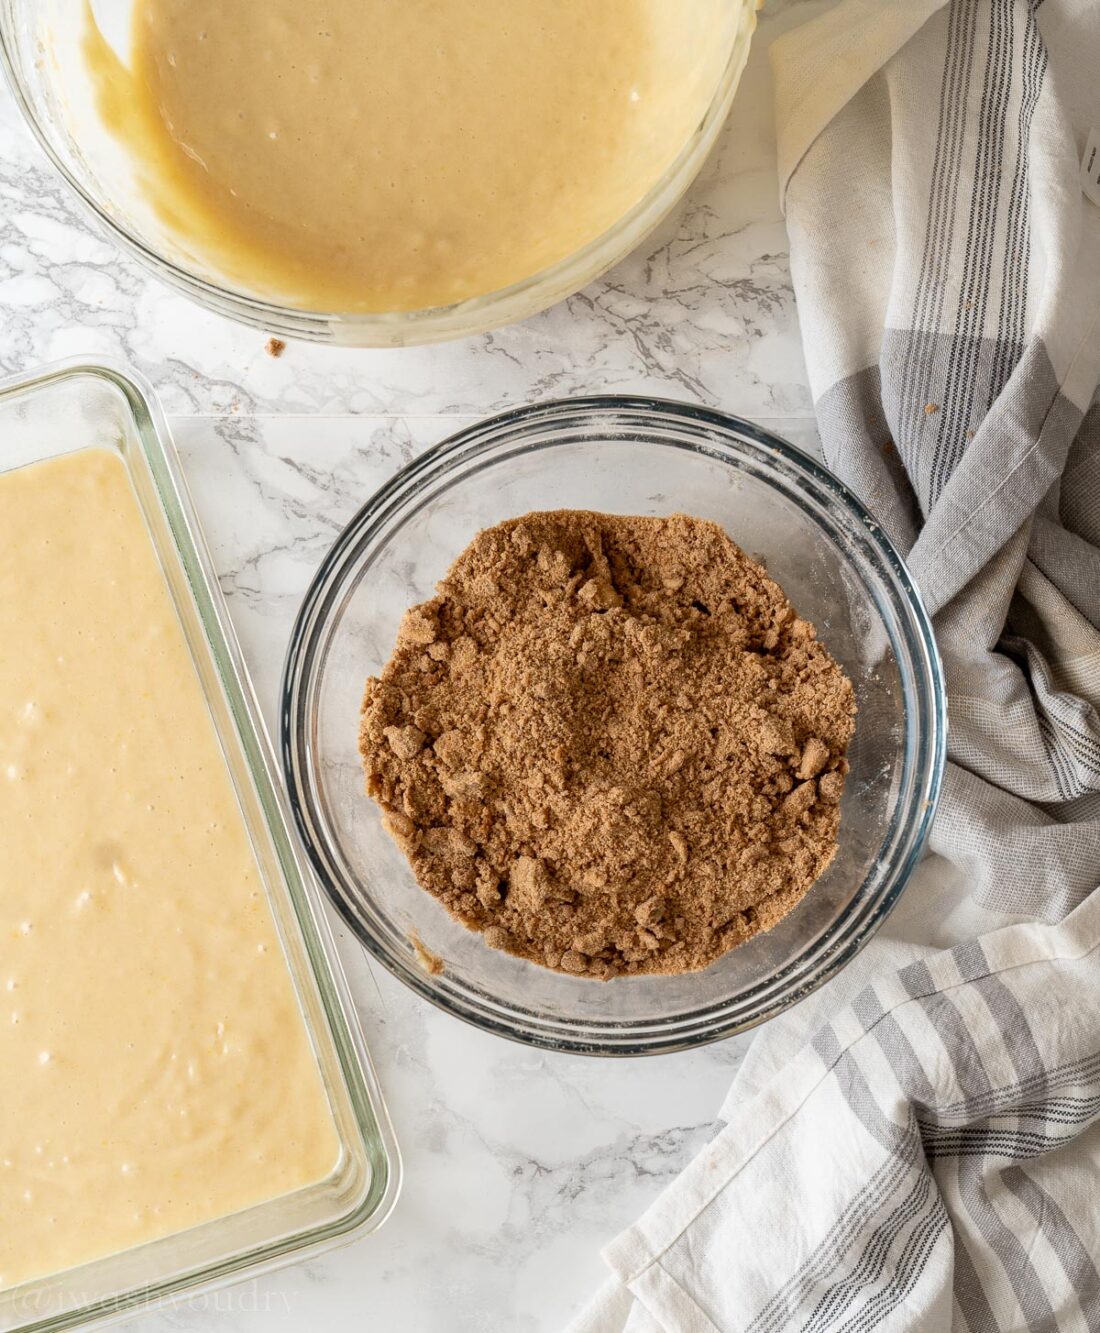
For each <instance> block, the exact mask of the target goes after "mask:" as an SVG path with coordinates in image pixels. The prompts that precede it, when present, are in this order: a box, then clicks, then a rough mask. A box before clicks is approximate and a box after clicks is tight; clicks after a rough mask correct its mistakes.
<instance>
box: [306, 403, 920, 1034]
mask: <svg viewBox="0 0 1100 1333" xmlns="http://www.w3.org/2000/svg"><path fill="white" fill-rule="evenodd" d="M533 509H598V510H606V511H609V512H613V513H622V514H653V515H661V514H674V513H686V514H694V515H699V516H701V517H703V518H709V519H712V520H714V521H715V522H717V523H719V524H721V526H722V527H723V528H725V530H726V531H727V532H728V533H729V534H730V536H731V537H733V539H734V540H735V541H736V542H738V543H739V544H740V545H741V546H742V547H743V548H744V549H745V550H746V551H748V552H749V554H751V555H754V556H756V557H758V558H760V559H762V560H764V561H765V562H766V564H767V567H768V571H769V573H770V574H771V575H772V576H773V577H774V578H775V579H777V580H778V582H779V583H780V584H781V585H782V587H783V588H784V589H785V590H786V592H787V593H788V595H789V596H790V598H791V600H792V602H793V603H794V605H795V606H796V608H797V609H798V611H799V613H800V614H801V615H803V616H806V617H807V618H808V619H810V620H811V621H812V622H813V623H814V624H815V625H816V626H817V627H818V631H819V633H820V636H821V639H822V641H823V642H824V643H825V644H826V645H827V647H828V648H829V650H830V652H831V653H832V654H833V656H834V657H836V658H837V659H838V661H839V662H840V664H841V665H842V666H843V667H844V669H845V671H847V673H848V675H849V676H850V677H851V680H852V682H853V684H854V686H855V692H856V698H857V703H858V707H859V716H858V718H857V724H856V732H855V737H854V740H853V743H852V747H851V750H850V753H849V759H850V761H851V774H850V776H849V779H848V782H847V786H846V789H845V792H844V799H843V803H842V806H841V830H840V846H839V851H838V854H837V856H836V858H835V860H834V861H833V863H832V865H831V866H830V867H829V869H828V870H827V871H826V872H825V874H824V875H823V876H822V877H821V878H820V879H819V880H818V882H817V883H816V884H815V885H814V887H813V888H812V889H811V890H810V892H809V893H808V894H807V895H806V897H805V898H804V899H803V900H802V902H801V903H800V904H799V906H798V907H797V908H796V909H795V910H794V911H793V912H792V913H791V914H790V915H789V916H788V917H787V918H786V919H785V920H783V921H782V922H781V923H780V924H779V925H778V926H776V927H775V928H774V929H773V930H771V931H769V932H767V933H764V934H760V935H757V936H755V937H754V938H752V939H751V940H749V941H748V942H746V943H745V944H743V945H741V946H740V947H738V948H736V949H734V950H732V951H731V952H729V953H727V954H726V955H725V956H724V957H723V958H721V959H719V960H718V961H717V962H715V963H714V964H712V965H711V966H710V967H708V968H707V969H706V970H705V971H702V972H696V973H690V974H687V975H684V976H679V977H620V978H616V979H614V980H612V981H609V982H600V981H595V980H590V979H586V978H581V977H572V976H567V975H564V974H562V973H557V972H551V971H548V970H546V969H544V968H541V967H538V966H536V965H535V964H532V963H529V962H526V961H523V960H521V959H518V958H513V957H511V956H509V955H507V954H504V953H501V952H499V951H497V950H494V949H490V948H489V947H488V946H487V945H486V944H485V943H484V942H483V940H482V938H481V936H480V935H478V934H475V933H471V932H470V931H467V930H466V929H465V928H463V927H462V926H461V925H459V924H458V923H457V922H455V921H454V920H453V919H452V918H451V917H450V916H449V915H448V914H447V912H446V911H445V910H444V909H443V907H442V906H441V905H440V904H439V903H438V902H437V901H436V900H435V899H434V898H433V897H431V896H430V895H429V894H428V893H426V892H424V890H422V889H421V888H420V887H419V886H418V885H417V883H416V881H415V879H414V877H413V874H412V871H411V870H410V868H409V866H408V863H407V862H406V860H405V858H404V857H403V856H402V854H401V852H400V851H399V850H398V849H397V847H396V846H395V845H394V843H393V842H392V841H391V840H390V838H389V837H388V835H387V834H386V833H385V832H384V830H383V828H382V823H381V819H380V817H379V812H378V810H377V808H376V807H375V806H374V804H373V803H372V802H371V801H369V800H368V799H367V796H366V794H365V791H364V778H363V772H362V768H361V765H360V761H359V755H358V752H357V729H358V719H359V707H360V702H361V699H362V694H363V686H364V683H365V681H366V678H367V676H369V675H372V674H377V673H378V672H379V671H380V670H381V668H382V667H383V666H384V664H385V662H386V661H387V659H388V657H389V655H390V653H391V651H392V649H393V645H394V640H395V637H396V633H397V627H398V623H399V621H400V619H401V616H402V614H403V612H404V611H405V610H406V608H407V607H409V606H410V605H411V604H413V603H414V602H418V601H422V600H424V599H426V598H428V597H430V596H431V595H432V593H433V591H434V586H435V583H436V582H437V580H438V579H440V578H441V577H442V576H443V574H444V573H445V572H446V570H447V568H448V566H449V565H450V564H451V562H452V561H453V560H454V558H455V557H456V556H457V555H458V554H459V552H460V551H462V550H463V548H464V547H465V546H466V545H467V544H468V542H469V541H470V540H471V538H472V537H473V535H474V534H475V532H476V531H478V530H479V529H480V528H484V527H488V526H490V525H492V524H494V523H498V522H500V521H502V520H503V519H506V518H511V517H515V516H517V515H520V514H523V513H526V512H528V511H530V510H533ZM281 728H282V751H283V762H284V767H285V771H286V776H287V780H288V783H289V788H290V797H291V804H292V808H293V810H294V815H295V818H296V820H297V824H298V829H299V832H300V833H301V836H302V838H303V839H304V841H305V845H306V849H307V851H308V854H309V857H310V859H311V861H312V863H313V866H314V869H315V870H316V872H317V874H318V875H319V876H320V878H321V881H322V882H323V884H324V886H325V887H326V889H327V890H328V892H329V894H330V896H331V897H332V899H333V901H334V902H335V904H336V905H337V907H338V908H339V909H340V911H341V912H342V913H343V915H344V917H345V918H346V919H347V921H348V922H349V923H350V925H351V927H352V928H353V929H354V930H355V932H356V933H357V934H358V936H359V938H360V939H361V940H362V941H363V943H364V944H365V945H366V947H367V948H368V949H369V950H370V952H371V953H372V954H373V955H374V956H375V957H376V958H378V959H380V960H381V962H383V963H384V964H385V965H386V967H388V968H389V969H390V971H392V972H393V973H394V974H395V975H396V976H398V977H400V978H401V980H402V981H404V982H405V983H406V984H407V985H409V986H410V987H411V988H412V989H413V990H415V991H417V992H418V993H419V994H420V995H422V996H424V997H425V998H426V999H429V1000H431V1001H432V1002H433V1003H435V1004H437V1005H439V1006H440V1007H441V1008H443V1009H445V1010H447V1011H448V1012H450V1013H452V1014H455V1015H457V1016H458V1017H460V1018H463V1019H466V1020H467V1021H469V1022H472V1023H475V1024H477V1025H478V1026H480V1027H482V1028H485V1029H486V1030H488V1031H490V1032H496V1033H500V1034H502V1035H504V1036H507V1037H512V1038H515V1039H517V1040H520V1041H524V1042H528V1043H530V1044H532V1045H536V1046H543V1047H548V1048H551V1049H559V1050H570V1051H577V1052H582V1053H587V1054H594V1055H637V1054H646V1053H652V1052H660V1051H671V1050H681V1049H684V1048H687V1047H691V1046H695V1045H699V1044H701V1043H704V1042H708V1041H713V1040H715V1039H717V1038H719V1037H724V1036H728V1035H730V1034H732V1033H735V1032H739V1031H741V1030H742V1029H744V1028H747V1027H751V1026H752V1025H753V1024H755V1023H759V1022H761V1021H762V1020H763V1019H766V1018H769V1017H771V1016H773V1015H775V1014H777V1013H779V1012H780V1011H781V1010H783V1009H786V1008H787V1007H788V1006H790V1005H792V1004H794V1003H796V1002H797V1001H798V1000H799V999H801V998H802V997H803V996H805V995H807V994H808V993H809V992H810V991H812V990H814V989H815V988H816V987H817V986H819V985H821V983H822V982H823V981H825V980H826V979H827V978H829V977H830V976H832V975H833V974H834V973H835V972H837V971H838V969H840V968H842V967H843V966H844V965H845V964H846V963H847V962H848V961H849V960H850V959H851V958H852V957H854V955H855V954H856V953H857V952H858V951H859V949H860V948H861V947H862V946H863V945H864V944H865V943H866V942H867V940H868V939H869V938H870V937H871V936H872V935H873V933H874V932H875V930H876V929H877V927H878V926H879V925H880V924H881V922H882V921H883V920H884V918H885V917H886V915H887V913H888V912H889V910H890V908H891V907H892V906H893V904H894V903H895V901H896V900H897V897H898V895H899V894H900V893H901V891H902V889H903V887H904V885H905V883H906V880H907V879H908V877H909V875H910V872H911V871H912V869H913V867H914V865H915V864H916V861H917V858H918V856H919V855H920V851H921V847H922V844H923V842H924V839H925V835H926V834H927V831H928V828H929V825H930V822H931V819H932V815H933V811H934V808H935V804H936V797H937V794H938V791H939V786H940V780H941V776H942V772H943V762H944V743H945V731H946V721H945V707H944V689H943V679H942V675H941V670H940V664H939V660H938V658H937V655H936V648H935V643H934V640H933V637H932V629H931V626H930V624H929V621H928V617H927V616H926V614H925V612H924V609H923V607H922V605H921V602H920V598H919V595H918V593H917V591H916V589H915V588H914V586H913V584H912V581H911V580H910V578H909V575H908V574H907V572H906V569H905V566H904V564H903V562H902V560H901V558H900V557H899V555H898V553H897V552H896V551H895V550H894V548H893V547H892V546H891V544H890V542H889V540H888V539H887V537H886V535H885V534H884V533H883V532H882V530H881V528H880V527H879V526H878V525H877V523H876V522H875V520H874V519H873V517H872V516H871V515H870V514H868V512H867V511H866V510H865V509H864V508H863V506H862V505H861V504H860V503H859V501H858V500H857V499H856V498H855V497H854V496H853V495H852V494H851V492H850V491H848V490H847V489H846V488H845V487H844V486H843V485H842V484H841V482H839V481H838V480H837V479H836V478H835V477H834V476H832V475H831V474H830V473H829V472H828V471H827V470H826V469H824V468H823V467H821V466H820V465H819V464H818V463H816V462H814V461H813V460H812V459H811V458H810V457H808V456H807V455H806V454H804V453H802V452H800V451H799V450H798V449H796V448H794V446H792V445H790V444H788V443H786V442H785V441H784V440H782V439H780V438H778V437H777V436H774V435H771V434H769V433H768V432H766V431H763V430H761V429H759V428H757V427H755V426H752V425H750V424H749V423H748V422H745V421H741V420H738V419H737V418H736V417H731V416H727V415H724V414H722V413H718V412H713V411H709V410H706V409H704V408H698V407H690V406H687V405H683V404H676V403H667V402H660V401H655V400H649V399H631V398H591V399H574V400H569V401H562V402H557V403H549V404H546V405H543V406H538V407H530V408H523V409H520V410H518V411H515V412H511V413H507V414H505V415H503V416H499V417H495V418H493V419H492V420H489V421H486V422H484V423H482V424H480V425H477V426H474V427H472V428H470V429H468V430H464V431H462V432H460V433H459V434H458V435H455V436H454V437H452V438H451V439H450V440H447V441H445V442H444V443H442V444H440V445H438V446H437V447H436V448H434V449H432V450H430V451H429V452H428V453H426V454H424V455H423V456H422V457H420V458H418V459H417V460H416V461H415V462H413V463H410V464H409V465H408V466H407V467H405V468H404V469H402V471H401V472H399V473H398V474H397V476H395V477H394V478H393V480H392V481H391V482H390V483H389V484H388V485H386V486H384V487H383V488H382V489H381V490H380V491H378V492H377V494H375V495H374V496H373V497H372V498H371V499H369V500H368V501H367V503H366V504H365V505H364V506H363V508H362V509H361V510H360V511H359V513H358V514H357V515H356V516H355V517H354V518H353V519H352V521H351V522H350V523H349V525H348V526H347V528H346V529H345V530H344V532H343V533H342V534H341V536H340V537H339V538H338V540H337V542H336V544H335V546H334V547H333V548H332V550H331V552H330V553H329V555H328V556H327V558H326V559H325V561H324V562H323V564H322V565H321V567H320V569H319V570H318V572H317V575H316V577H315V579H314V581H313V583H312V586H311V587H310V589H309V592H308V594H307V596H306V598H305V601H304V603H303V606H302V608H301V611H300V613H299V616H298V620H297V623H296V625H295V629H294V634H293V638H292V641H291V644H290V649H289V653H288V657H287V663H286V670H285V675H284V682H283V699H282V715H281ZM418 942H419V944H420V945H421V946H422V949H423V950H427V951H428V952H429V953H430V954H433V955H435V956H437V957H438V958H439V959H440V960H441V961H442V963H443V968H442V970H441V971H439V972H438V973H437V974H436V975H432V974H431V972H430V971H429V970H427V969H426V968H425V966H424V964H423V958H424V954H423V952H422V951H421V950H420V949H418V947H417V944H418Z"/></svg>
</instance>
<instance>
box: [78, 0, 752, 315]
mask: <svg viewBox="0 0 1100 1333" xmlns="http://www.w3.org/2000/svg"><path fill="white" fill-rule="evenodd" d="M91 12H92V11H91V9H89V14H91ZM732 12H733V6H732V5H731V0H325V2H324V3H319V2H318V0H232V2H231V3H229V2H227V0H187V3H185V4H183V3H180V0H137V3H136V5H135V10H134V27H133V34H132V50H131V51H130V52H129V53H128V59H120V58H119V57H118V56H117V55H116V54H115V53H114V51H113V50H112V48H111V47H110V46H108V44H107V43H106V41H105V40H104V39H103V38H102V36H101V35H100V33H99V31H98V29H97V28H96V27H95V24H94V20H93V21H91V22H90V23H89V27H88V34H87V40H86V44H85V45H86V52H87V56H88V59H89V62H90V64H91V67H92V69H93V71H94V72H95V73H96V75H97V84H98V90H99V100H100V105H101V110H102V112H103V114H104V117H105V119H106V120H107V122H108V124H110V125H111V126H112V127H113V128H114V129H115V130H116V131H117V132H118V133H119V134H121V135H122V136H124V138H125V139H126V140H127V141H128V142H129V143H130V144H131V145H132V147H133V148H134V150H135V152H136V154H137V156H138V159H139V161H140V162H141V163H142V164H143V167H142V171H143V177H144V187H145V189H146V192H147V193H148V194H149V195H150V196H151V197H152V198H153V200H154V201H155V203H156V206H157V208H158V210H159V212H160V213H161V215H162V217H163V218H164V219H167V220H168V221H169V224H170V226H171V229H172V231H173V232H174V233H175V235H176V236H177V237H178V238H179V243H180V244H181V245H183V246H184V248H185V249H187V250H188V251H189V252H190V253H191V254H192V255H193V256H194V257H197V258H199V259H200V260H205V261H207V262H210V263H213V264H215V265H216V266H217V268H218V269H219V270H221V271H222V272H224V273H226V274H227V275H229V276H230V277H231V278H232V279H234V280H236V281H238V282H240V283H243V284H245V285H246V286H248V287H250V288H251V289H252V290H254V291H256V292H259V293H260V294H270V295H272V296H275V297H277V298H278V299H282V300H284V301H287V302H288V303H290V304H294V305H299V306H303V307H307V308H313V309H327V310H342V311H349V312H352V311H358V312H363V311H387V310H388V311H397V310H413V309H422V308H427V307H432V306H439V305H446V304H449V303H451V302H454V301H459V300H463V299H465V298H467V297H473V296H478V295H481V294H485V293H488V292H492V291H495V290H498V289H500V288H502V287H505V286H507V285H509V284H511V283H514V282H517V281H519V280H521V279H523V278H526V277H529V276H531V275H533V274H535V273H537V272H539V271H541V270H542V269H544V268H546V267H548V266H549V265H552V264H554V263H555V262H557V261H559V260H561V259H563V258H565V257H566V256H568V255H569V254H571V253H573V252H574V251H576V250H577V249H578V248H580V247H581V246H582V245H583V244H585V243H586V242H588V241H590V240H593V239H594V238H595V237H597V236H599V235H600V234H601V233H602V232H604V231H605V230H607V228H609V227H610V226H612V225H613V224H614V223H615V222H616V221H617V220H618V219H619V218H621V217H622V216H623V215H624V214H625V213H626V212H627V211H628V210H629V209H630V208H631V207H632V206H633V205H634V204H635V203H637V202H638V201H639V200H640V199H641V198H642V197H643V196H644V195H645V194H646V193H647V192H648V191H649V189H650V188H651V187H652V186H653V185H654V184H655V183H656V182H657V180H658V179H659V178H660V176H661V175H662V174H663V172H664V171H665V170H666V169H667V168H668V167H669V165H670V164H671V163H672V162H673V161H674V160H675V158H676V156H677V155H678V153H679V152H680V150H681V149H682V148H683V146H684V144H685V143H686V142H687V140H688V138H689V136H690V134H691V132H692V130H693V129H694V128H695V126H696V125H697V124H698V123H699V121H700V119H701V118H702V116H703V115H704V114H705V112H706V109H707V107H708V105H709V104H710V101H711V99H712V96H713V94H714V91H715V87H716V85H717V83H718V80H719V78H720V75H721V72H722V69H723V67H724V64H725V61H726V58H727V55H728V51H729V41H730V37H729V32H730V25H731V14H732Z"/></svg>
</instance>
